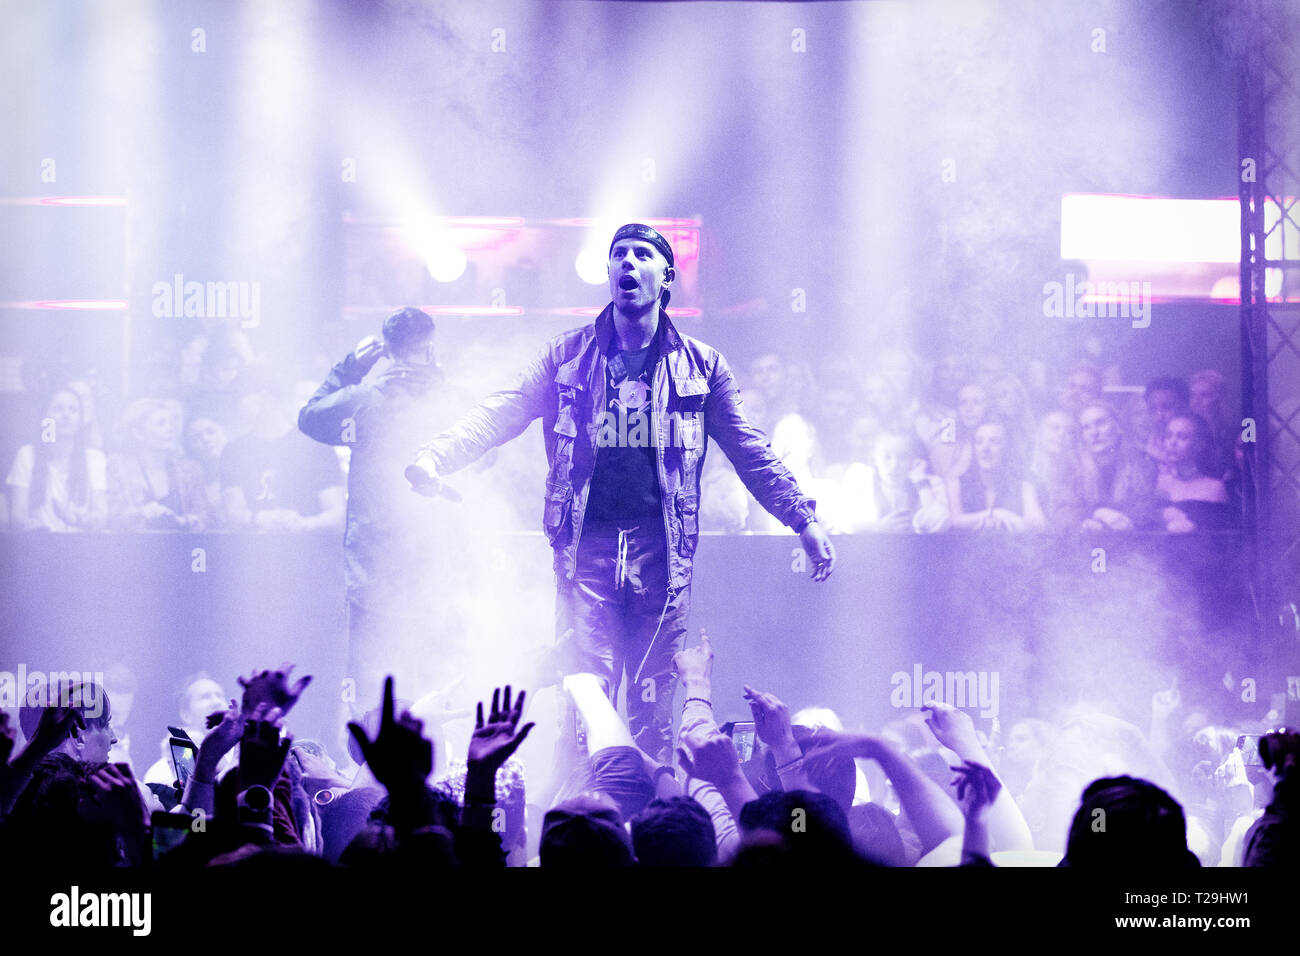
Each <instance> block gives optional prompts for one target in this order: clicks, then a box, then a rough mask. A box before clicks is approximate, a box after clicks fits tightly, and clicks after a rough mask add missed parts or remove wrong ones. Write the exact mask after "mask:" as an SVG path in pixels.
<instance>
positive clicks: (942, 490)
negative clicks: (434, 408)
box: [0, 324, 1241, 534]
mask: <svg viewBox="0 0 1300 956" xmlns="http://www.w3.org/2000/svg"><path fill="white" fill-rule="evenodd" d="M164 364H166V365H167V368H166V369H165V371H164V372H158V371H156V370H155V372H153V373H152V374H142V375H140V376H139V378H140V381H141V382H142V384H141V385H140V386H138V387H136V388H135V389H133V394H132V395H130V396H127V399H126V401H125V402H123V401H120V400H119V401H114V400H112V399H113V398H115V397H114V396H107V395H103V394H97V389H95V388H93V387H92V386H91V385H90V384H88V383H87V382H85V381H80V382H78V381H73V382H67V383H63V384H59V383H56V382H52V381H50V380H49V379H46V380H45V382H44V384H43V386H42V388H43V390H44V394H43V395H42V397H41V399H40V403H39V405H38V406H36V407H34V408H33V410H32V412H31V413H30V414H31V415H32V421H31V423H30V427H29V430H28V431H27V433H26V434H25V435H23V436H22V437H21V444H15V443H11V450H9V451H8V454H11V455H12V458H11V460H10V463H9V470H8V472H7V478H6V483H5V487H4V489H3V491H4V496H3V498H2V499H0V505H2V507H0V526H4V527H8V528H10V529H14V530H45V531H64V532H66V531H94V530H117V531H126V530H131V531H214V530H275V531H290V532H298V531H310V530H317V529H320V530H331V531H341V530H342V527H343V520H344V510H345V486H346V483H347V482H346V471H347V463H348V452H347V448H346V447H339V448H337V449H331V448H328V447H325V446H323V445H321V444H318V443H316V442H313V441H312V440H310V439H309V438H307V437H306V436H305V435H303V434H302V433H300V432H299V430H298V428H297V421H298V412H299V410H300V409H301V407H302V406H303V404H304V402H305V400H306V398H307V397H308V396H309V395H311V393H312V392H313V391H314V390H315V388H316V386H317V385H318V384H319V382H318V381H316V380H312V379H309V378H307V377H306V375H307V374H308V373H307V372H306V371H305V370H303V371H299V372H293V371H292V370H290V369H289V368H288V363H284V362H274V361H271V360H269V359H268V357H267V356H262V355H259V354H258V353H256V352H255V351H254V349H253V347H252V346H251V344H250V343H249V341H248V339H247V337H246V336H245V334H244V333H243V332H242V331H240V330H239V329H238V328H230V327H227V326H223V325H220V324H214V325H213V326H212V327H211V328H208V329H205V330H204V332H203V334H201V335H199V336H198V337H196V338H195V339H194V340H193V341H191V342H190V343H188V344H187V345H186V346H185V348H184V349H183V350H182V351H181V353H180V356H179V361H171V362H169V363H164ZM328 364H329V363H328V361H327V360H326V359H325V358H324V357H323V356H322V357H321V362H320V366H321V367H320V368H319V369H318V370H314V371H318V372H319V373H321V374H322V375H323V373H324V372H325V370H326V368H327V367H328ZM739 374H740V377H741V385H742V391H743V394H744V397H745V403H746V408H747V410H748V414H749V416H750V417H751V419H752V420H753V421H754V422H755V423H756V424H757V425H758V426H759V427H761V428H762V429H763V430H764V431H765V432H766V433H767V435H768V436H769V438H770V439H771V443H772V447H773V449H774V450H775V451H776V453H777V454H778V456H779V457H781V458H782V459H783V461H784V462H785V463H786V465H787V466H788V467H789V468H790V469H791V471H792V472H793V473H794V475H795V476H796V477H797V478H798V479H799V481H800V483H801V485H803V486H804V488H805V491H806V492H807V493H808V494H809V495H810V496H811V497H813V498H815V499H816V500H817V502H818V513H819V517H820V518H821V520H822V522H823V524H824V525H826V526H827V528H828V530H830V531H831V532H832V533H837V534H852V533H860V532H870V531H893V532H907V533H913V532H915V533H923V534H928V533H935V532H940V531H947V530H950V529H952V530H964V531H992V530H1002V531H1042V530H1061V531H1071V530H1073V531H1079V530H1090V531H1104V530H1112V531H1130V530H1139V531H1168V532H1189V531H1222V530H1231V529H1233V528H1235V527H1236V526H1237V524H1238V520H1239V514H1240V511H1241V469H1240V461H1241V451H1240V450H1241V438H1240V432H1241V429H1240V428H1239V427H1238V425H1237V422H1236V418H1237V416H1236V415H1235V408H1236V402H1234V401H1232V400H1231V399H1230V397H1229V395H1228V391H1227V388H1226V384H1225V379H1224V376H1223V375H1222V374H1221V373H1220V372H1218V371H1215V370H1213V369H1202V370H1201V371H1197V372H1195V373H1193V374H1191V375H1190V376H1188V377H1186V378H1178V377H1169V376H1165V377H1157V378H1153V379H1151V380H1150V381H1148V382H1146V383H1145V385H1144V386H1125V385H1123V384H1120V383H1119V382H1118V381H1116V380H1117V378H1118V376H1117V373H1116V371H1115V369H1114V368H1107V369H1106V370H1102V369H1101V368H1098V367H1097V366H1094V365H1090V364H1078V365H1076V366H1075V367H1073V368H1071V369H1069V370H1068V372H1067V373H1066V374H1064V375H1063V376H1061V378H1060V381H1052V376H1051V375H1050V374H1049V373H1048V371H1047V369H1046V366H1045V365H1044V364H1043V363H1040V362H1031V363H1028V365H1027V366H1026V368H1025V369H1024V370H1023V372H1022V374H1020V375H1017V374H1015V373H1013V372H1012V371H1010V370H1008V368H1007V367H1006V365H1005V363H1004V362H1003V361H1002V360H1001V359H1000V358H998V357H996V356H986V357H984V358H983V359H981V360H979V361H975V360H973V359H968V358H967V357H965V356H962V355H956V354H949V355H944V356H941V357H939V358H938V359H937V360H932V361H923V360H921V359H919V358H917V357H916V356H914V355H913V354H912V353H911V352H908V351H906V350H902V349H885V350H883V351H881V352H879V353H877V354H876V355H875V357H874V358H873V359H872V360H871V361H869V362H867V363H865V365H856V364H854V363H852V362H850V361H847V360H840V359H838V358H830V359H828V360H826V361H825V362H824V363H823V367H821V368H819V369H818V370H817V371H816V372H814V371H813V370H812V369H811V367H810V366H808V365H807V364H806V363H802V362H799V361H795V360H790V359H783V358H781V357H779V356H777V355H775V354H767V355H762V356H760V357H759V358H757V359H755V360H754V361H753V362H752V363H751V364H750V366H749V368H748V370H747V371H745V372H741V373H739ZM33 397H34V398H35V395H34V393H33ZM467 408H468V405H466V409H467ZM104 409H114V411H113V413H112V414H113V416H114V417H113V418H112V419H111V420H103V418H102V414H103V410H104ZM119 409H120V410H119ZM14 449H16V450H14ZM404 464H405V463H403V462H398V463H395V466H394V467H395V468H397V469H398V473H400V471H401V468H403V467H404ZM704 485H705V489H704V492H703V495H702V507H703V514H702V522H703V528H704V530H706V531H714V532H731V533H760V534H761V533H781V532H783V531H784V529H783V528H782V527H781V526H780V525H779V524H778V523H776V522H775V521H774V519H772V518H771V517H770V516H769V515H767V514H766V513H764V512H763V511H762V510H761V508H759V507H758V506H757V505H756V503H754V502H753V501H752V500H751V499H750V498H749V496H748V494H747V493H746V491H745V489H744V486H743V485H742V484H741V483H740V480H739V479H738V478H737V476H736V474H735V472H734V471H733V470H732V469H731V466H730V464H729V463H728V462H727V461H726V458H725V456H723V455H722V454H720V453H717V452H716V450H715V451H714V453H713V454H710V455H709V456H708V458H707V465H706V469H705V475H704ZM519 519H520V520H524V518H523V516H522V515H521V516H519ZM509 530H531V525H527V526H521V527H519V528H511V529H509Z"/></svg>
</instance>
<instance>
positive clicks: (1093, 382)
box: [1061, 368, 1101, 410]
mask: <svg viewBox="0 0 1300 956" xmlns="http://www.w3.org/2000/svg"><path fill="white" fill-rule="evenodd" d="M1099 398H1101V376H1100V375H1099V374H1098V373H1097V371H1096V369H1090V368H1076V369H1075V370H1074V371H1073V372H1071V373H1070V377H1069V378H1068V379H1066V382H1065V392H1064V394H1063V395H1062V396H1061V404H1062V405H1064V406H1065V407H1066V408H1068V409H1076V410H1081V409H1082V408H1083V407H1084V406H1085V405H1087V404H1088V403H1089V402H1094V401H1096V400H1097V399H1099Z"/></svg>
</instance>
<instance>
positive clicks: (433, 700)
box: [411, 674, 473, 724]
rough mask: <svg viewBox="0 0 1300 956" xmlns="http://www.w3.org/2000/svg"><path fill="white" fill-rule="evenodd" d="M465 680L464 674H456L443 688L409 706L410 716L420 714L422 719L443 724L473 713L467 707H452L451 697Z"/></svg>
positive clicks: (432, 691) (431, 692) (430, 692)
mask: <svg viewBox="0 0 1300 956" xmlns="http://www.w3.org/2000/svg"><path fill="white" fill-rule="evenodd" d="M464 680H465V675H464V674H458V675H457V676H456V677H454V678H452V680H451V682H450V683H448V684H446V685H444V686H443V687H439V688H436V689H434V690H431V691H429V693H427V694H425V695H424V696H423V697H421V698H420V699H419V700H417V701H416V702H415V703H414V704H412V705H411V713H412V714H422V715H423V716H424V718H427V719H428V720H429V721H431V722H433V723H436V724H445V723H449V722H450V721H453V720H459V719H460V718H462V717H468V716H469V715H470V714H472V713H473V711H471V710H470V709H469V708H468V707H452V706H451V697H452V694H454V693H455V691H456V688H457V687H459V686H460V685H461V684H462V683H463V682H464Z"/></svg>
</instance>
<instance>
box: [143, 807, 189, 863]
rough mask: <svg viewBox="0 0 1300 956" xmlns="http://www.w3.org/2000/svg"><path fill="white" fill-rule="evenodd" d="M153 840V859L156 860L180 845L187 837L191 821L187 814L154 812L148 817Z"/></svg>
mask: <svg viewBox="0 0 1300 956" xmlns="http://www.w3.org/2000/svg"><path fill="white" fill-rule="evenodd" d="M149 822H150V834H151V835H152V838H153V858H154V860H155V861H156V860H158V859H159V858H160V857H162V855H163V854H164V853H166V852H167V851H168V850H171V849H174V848H175V847H178V846H180V845H181V843H182V842H183V841H184V840H185V837H186V836H188V835H189V832H190V825H191V823H192V822H193V820H192V819H191V818H190V815H189V814H188V813H164V812H163V811H161V810H155V811H154V812H153V813H152V814H150V817H149Z"/></svg>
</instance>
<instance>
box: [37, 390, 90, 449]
mask: <svg viewBox="0 0 1300 956" xmlns="http://www.w3.org/2000/svg"><path fill="white" fill-rule="evenodd" d="M45 417H46V418H52V419H53V420H54V437H55V440H56V441H66V440H68V439H71V438H75V437H76V435H77V432H79V431H80V430H81V400H80V399H78V398H77V395H76V393H75V392H73V391H71V390H70V389H60V390H59V391H57V392H55V393H54V394H53V395H52V396H51V397H50V403H49V405H47V406H46V407H45Z"/></svg>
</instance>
